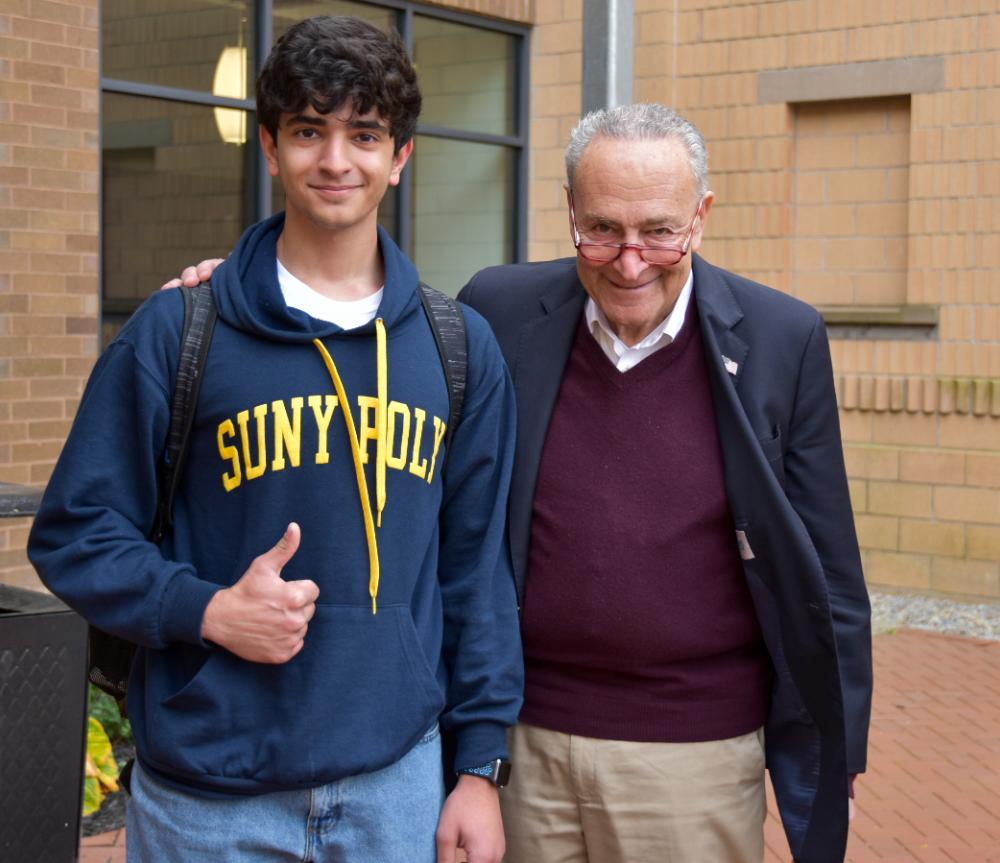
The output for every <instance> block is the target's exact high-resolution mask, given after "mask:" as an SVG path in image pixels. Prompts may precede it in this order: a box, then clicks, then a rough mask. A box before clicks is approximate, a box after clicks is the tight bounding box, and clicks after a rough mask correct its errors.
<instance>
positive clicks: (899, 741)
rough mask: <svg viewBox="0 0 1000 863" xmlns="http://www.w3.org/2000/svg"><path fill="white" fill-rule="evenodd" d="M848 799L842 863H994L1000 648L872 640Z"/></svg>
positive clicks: (104, 844)
mask: <svg viewBox="0 0 1000 863" xmlns="http://www.w3.org/2000/svg"><path fill="white" fill-rule="evenodd" d="M856 791H857V805H858V815H857V818H856V819H855V821H854V824H853V827H852V829H851V839H850V842H849V844H848V848H847V861H848V863H1000V642H997V641H977V640H975V639H970V638H954V637H950V636H944V635H935V634H932V633H927V632H919V631H916V630H905V631H901V632H898V633H884V634H882V635H878V636H876V638H875V700H874V705H873V713H872V729H871V738H870V745H869V753H868V772H867V773H865V774H864V775H863V776H860V777H858V781H857V787H856ZM768 809H769V814H768V818H767V824H766V825H765V840H766V842H767V852H766V855H765V863H787V861H789V860H790V856H791V855H790V854H789V853H788V845H787V843H786V842H785V838H784V834H783V833H782V830H781V825H780V823H779V822H778V818H777V814H776V810H775V806H774V800H773V797H772V798H770V799H769V801H768ZM83 843H84V844H83V848H82V849H81V855H80V863H124V861H125V831H124V830H119V831H117V832H115V833H107V834H105V835H104V836H94V837H92V838H90V839H84V840H83ZM539 863H543V861H539ZM637 863H639V861H637Z"/></svg>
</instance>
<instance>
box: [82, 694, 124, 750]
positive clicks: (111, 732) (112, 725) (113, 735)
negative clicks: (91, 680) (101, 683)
mask: <svg viewBox="0 0 1000 863" xmlns="http://www.w3.org/2000/svg"><path fill="white" fill-rule="evenodd" d="M90 715H91V716H92V717H94V719H96V720H97V721H98V722H100V723H101V725H102V726H104V730H105V731H106V732H107V735H108V738H109V739H110V740H111V742H112V743H130V742H131V741H132V726H131V724H130V723H129V721H128V720H127V719H126V718H125V717H124V716H122V714H121V711H120V710H119V709H118V702H117V701H115V700H114V699H113V698H112V697H111V696H110V695H108V694H107V693H106V692H102V691H101V690H100V689H98V688H97V687H96V686H94V685H93V684H91V685H90Z"/></svg>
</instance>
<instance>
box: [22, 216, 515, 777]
mask: <svg viewBox="0 0 1000 863" xmlns="http://www.w3.org/2000/svg"><path fill="white" fill-rule="evenodd" d="M282 225H283V217H282V216H276V217H274V218H272V219H269V220H267V221H265V222H262V223H260V224H258V225H255V226H253V227H252V228H250V229H249V230H248V231H247V232H246V233H245V234H244V236H243V237H242V239H241V240H240V243H239V245H238V246H237V248H236V249H235V251H234V252H233V254H232V255H231V256H230V258H229V260H227V261H226V262H225V263H224V264H222V265H221V266H220V267H219V268H218V270H217V271H216V273H215V275H214V277H213V279H212V290H213V292H214V294H215V298H216V303H217V305H218V309H219V321H218V323H217V325H216V329H215V334H214V337H213V341H212V348H211V352H210V354H209V358H208V363H207V366H206V369H205V374H204V378H203V384H202V389H201V393H200V396H199V402H198V410H197V415H196V419H195V425H194V430H193V433H192V436H191V442H190V448H189V452H188V460H187V464H186V467H185V471H184V476H183V478H182V481H181V484H180V487H179V490H178V493H177V496H176V499H175V502H174V529H173V532H172V533H171V534H170V535H169V536H168V537H167V539H166V540H165V541H164V542H163V543H162V545H161V546H160V547H157V546H155V545H153V544H151V543H150V542H148V541H147V539H146V536H147V534H148V532H149V530H150V527H151V524H152V521H153V517H154V513H155V510H156V471H157V463H158V461H159V460H160V457H161V454H162V452H163V448H164V441H165V438H166V432H167V427H168V424H169V417H170V398H171V393H172V391H173V386H174V378H175V373H176V368H177V359H178V353H179V341H180V331H181V325H182V321H183V303H182V297H181V295H180V292H179V291H165V292H162V293H158V294H156V295H155V296H153V297H151V298H150V299H149V300H148V301H147V302H146V303H145V304H144V305H143V306H142V308H141V309H139V311H138V312H136V314H135V315H134V316H133V317H132V318H131V319H130V321H129V322H128V323H127V324H126V326H125V327H124V328H123V329H122V331H121V334H120V335H119V337H118V339H117V340H116V341H115V342H114V343H113V344H112V345H111V346H110V347H109V348H108V350H107V351H105V353H104V354H103V355H102V356H101V358H100V360H99V361H98V363H97V365H96V367H95V369H94V372H93V374H92V375H91V378H90V382H89V383H88V386H87V389H86V392H85V393H84V397H83V400H82V402H81V405H80V409H79V412H78V414H77V418H76V421H75V423H74V425H73V429H72V431H71V433H70V436H69V438H68V440H67V442H66V446H65V449H64V450H63V453H62V455H61V457H60V459H59V462H58V464H57V466H56V469H55V472H54V473H53V475H52V479H51V481H50V483H49V486H48V488H47V489H46V492H45V496H44V499H43V501H42V505H41V509H40V511H39V513H38V516H37V518H36V520H35V523H34V526H33V529H32V532H31V537H30V540H29V549H28V550H29V555H30V557H31V560H32V562H33V563H34V564H35V566H36V568H37V569H38V572H39V574H40V576H41V577H42V580H43V581H44V582H45V584H46V585H47V586H48V587H49V588H50V589H51V590H52V591H53V592H54V593H56V594H57V595H58V596H60V597H62V598H63V599H64V600H65V601H66V602H67V603H68V604H69V605H71V606H72V607H73V608H75V609H76V610H78V611H79V612H80V613H81V614H82V615H83V616H84V617H86V618H87V619H88V620H89V621H90V622H92V623H93V624H95V625H96V626H98V627H100V628H101V629H103V630H105V631H107V632H110V633H113V634H116V635H120V636H122V637H124V638H127V639H129V640H130V641H133V642H135V643H136V644H138V645H140V646H141V649H140V651H139V653H138V655H137V660H136V664H135V666H134V668H133V673H132V678H131V681H130V685H129V704H128V706H129V715H130V717H131V719H132V725H133V728H134V730H135V736H136V745H137V750H138V757H139V759H140V761H141V763H142V765H143V767H144V768H146V769H148V770H150V771H152V772H153V773H155V774H156V775H158V776H159V777H160V778H162V779H164V780H166V781H168V782H171V783H173V784H178V785H181V786H183V787H184V788H185V789H187V790H190V791H193V792H194V793H201V794H207V795H215V794H227V795H228V794H257V793H262V792H267V791H276V790H286V789H295V788H306V787H313V786H317V785H321V784H324V783H327V782H330V781H334V780H336V779H340V778H342V777H345V776H350V775H354V774H358V773H363V772H368V771H371V770H376V769H378V768H380V767H384V766H385V765H387V764H391V763H392V762H394V761H396V760H397V759H399V758H400V757H402V756H403V755H404V754H405V753H406V752H407V751H408V750H409V749H410V748H411V747H412V746H413V745H414V744H415V743H416V742H417V741H418V740H419V739H420V737H421V736H422V735H423V734H424V733H425V732H426V731H427V729H428V728H429V727H430V726H431V725H432V724H433V723H434V721H435V720H436V719H438V718H439V717H440V720H441V722H442V725H443V726H445V727H447V728H452V729H454V730H455V732H456V734H457V742H458V753H457V757H456V762H455V765H456V767H465V766H475V765H478V764H482V763H485V762H486V761H488V760H490V759H491V758H495V757H497V756H498V755H504V754H505V753H506V746H505V729H506V727H507V726H509V725H511V724H513V723H514V722H515V720H516V718H517V713H518V710H519V709H520V704H521V691H522V663H521V652H520V641H519V635H518V620H517V611H516V600H515V594H514V583H513V578H512V575H511V569H510V562H509V555H508V551H507V546H506V539H505V513H506V499H507V490H508V481H509V476H510V469H511V463H512V456H513V445H514V437H515V436H514V399H513V392H512V387H511V383H510V378H509V376H508V374H507V371H506V368H505V366H504V363H503V359H502V357H501V355H500V351H499V349H498V347H497V345H496V342H495V340H494V338H493V335H492V333H491V332H490V330H489V327H488V326H487V325H486V323H485V322H484V321H483V319H482V318H481V317H480V316H479V315H478V314H476V313H475V312H473V311H472V310H469V309H466V310H465V315H466V322H467V327H468V344H469V380H468V391H467V394H466V398H465V407H464V412H463V420H462V422H461V424H460V425H459V427H458V429H457V431H456V433H455V436H454V438H453V439H452V441H451V452H449V453H445V452H444V448H445V445H444V434H445V425H446V423H447V420H448V392H447V388H446V385H445V380H444V373H443V371H442V368H441V361H440V358H439V356H438V353H437V348H436V346H435V343H434V339H433V335H432V333H431V330H430V327H429V325H428V322H427V319H426V316H425V315H424V312H423V310H422V307H421V304H420V300H419V297H418V295H417V293H416V288H417V281H418V279H417V272H416V269H415V268H414V267H413V265H412V264H411V263H410V261H409V260H407V258H406V257H405V256H404V255H403V254H402V252H400V251H399V249H398V248H397V247H396V246H395V244H394V243H393V242H392V240H391V239H389V237H388V236H387V235H386V234H384V233H380V235H379V244H380V249H381V253H382V257H383V261H384V263H385V292H384V294H383V298H382V301H381V305H380V306H379V310H378V314H377V318H378V319H380V320H381V321H382V322H383V323H384V332H385V334H386V338H385V340H384V343H383V345H382V347H381V348H380V347H379V345H378V341H379V339H378V338H377V337H376V323H375V322H372V323H369V324H367V325H365V326H362V327H358V328H357V329H354V330H349V331H343V330H341V329H340V328H339V327H337V326H336V325H334V324H330V323H326V322H322V321H318V320H315V319H313V318H311V317H309V316H308V315H306V314H305V313H304V312H300V311H298V310H295V309H289V308H288V307H287V306H286V305H285V303H284V300H283V298H282V295H281V291H280V288H279V286H278V283H277V275H276V265H275V254H276V251H275V249H276V241H277V238H278V236H279V234H280V232H281V229H282ZM380 365H381V367H382V368H383V370H384V372H385V378H386V382H385V383H384V384H383V388H382V393H381V397H380V393H379V389H380V388H379V381H378V374H377V370H378V368H379V366H380ZM334 366H335V368H336V372H334V369H333V367H334ZM338 373H339V377H340V378H341V380H342V384H341V385H340V386H341V390H340V391H341V393H342V396H346V398H344V397H339V396H338V395H337V385H336V384H335V382H334V378H335V377H336V376H337V374H338ZM345 401H346V404H345ZM380 403H381V405H382V409H381V410H380ZM348 406H349V408H350V414H351V417H352V418H353V424H354V426H355V438H356V441H357V456H358V458H357V461H359V462H360V467H359V468H358V469H357V470H356V458H355V457H354V455H352V444H351V440H350V437H351V435H350V432H349V430H348V423H347V422H346V416H345V408H346V407H348ZM380 416H384V418H385V419H384V422H380ZM446 456H447V468H446V469H444V470H443V469H442V468H443V466H444V462H445V457H446ZM380 474H381V475H382V477H384V479H380V477H379V475H380ZM363 497H366V502H367V505H368V506H367V508H368V509H369V510H370V513H371V515H370V517H369V516H366V514H365V512H364V510H365V508H366V507H365V506H364V503H363V501H362V498H363ZM379 520H380V521H381V525H380V526H377V524H378V521H379ZM290 521H296V522H298V523H299V525H300V526H301V528H302V540H301V545H300V547H299V550H298V553H297V554H296V555H295V556H294V557H293V558H292V560H291V561H290V562H289V563H288V565H287V566H286V567H285V568H284V570H283V572H282V577H283V578H285V579H286V580H292V579H300V578H309V579H312V580H313V581H315V582H316V583H317V585H318V586H319V590H320V593H319V599H318V600H317V609H316V615H315V617H314V618H313V619H312V621H311V622H310V624H309V630H308V633H307V634H306V638H305V646H304V648H303V649H302V651H301V652H300V653H299V654H298V655H297V656H296V657H294V658H293V659H292V660H291V661H289V662H287V663H285V664H283V665H265V664H256V663H252V662H247V661H245V660H242V659H240V658H238V657H237V656H235V655H234V654H232V653H230V652H228V651H226V650H225V649H223V648H221V647H218V646H215V645H211V644H207V643H205V642H204V641H203V640H202V639H201V635H200V632H201V624H202V617H203V614H204V611H205V607H206V606H207V604H208V602H209V600H210V599H211V598H212V596H213V595H214V594H215V592H216V591H217V590H219V589H221V588H223V587H226V586H229V585H232V584H234V583H235V582H236V581H237V580H238V579H239V578H240V576H241V575H242V574H243V573H244V572H245V571H246V569H247V567H248V566H249V565H250V563H251V561H252V560H253V559H254V558H255V557H257V556H258V555H260V554H261V553H263V552H264V551H266V550H268V549H269V548H271V546H273V545H274V543H275V542H276V541H277V540H278V538H279V537H280V536H281V534H282V533H283V532H284V530H285V527H286V525H287V524H288V523H289V522H290ZM366 524H367V525H369V528H370V529H369V530H368V531H367V533H366Z"/></svg>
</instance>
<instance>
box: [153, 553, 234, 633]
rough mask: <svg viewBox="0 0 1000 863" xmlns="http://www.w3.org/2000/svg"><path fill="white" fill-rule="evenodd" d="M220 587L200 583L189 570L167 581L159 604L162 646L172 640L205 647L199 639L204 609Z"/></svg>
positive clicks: (209, 583) (182, 571) (179, 572)
mask: <svg viewBox="0 0 1000 863" xmlns="http://www.w3.org/2000/svg"><path fill="white" fill-rule="evenodd" d="M220 590H222V585H221V584H213V583H212V582H210V581H202V579H200V578H198V577H197V576H196V575H195V574H194V573H193V572H192V571H191V570H190V569H182V570H180V571H178V572H177V574H176V575H175V576H174V577H173V578H172V579H171V580H170V583H169V584H168V585H167V588H166V590H165V591H164V592H163V600H162V602H161V605H160V633H159V634H160V640H161V641H162V642H163V644H164V645H167V644H170V643H172V642H175V641H183V642H186V643H188V644H197V645H198V646H199V647H207V646H208V644H207V642H205V641H204V640H203V639H202V637H201V624H202V620H203V619H204V617H205V609H206V608H207V607H208V603H209V602H210V601H211V599H212V597H213V596H215V594H216V593H218V592H219V591H220Z"/></svg>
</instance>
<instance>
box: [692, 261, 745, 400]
mask: <svg viewBox="0 0 1000 863" xmlns="http://www.w3.org/2000/svg"><path fill="white" fill-rule="evenodd" d="M693 264H694V296H695V302H696V304H697V308H698V316H699V318H700V319H701V327H702V337H703V339H704V342H705V351H706V353H707V355H708V356H707V359H708V366H709V371H710V373H711V375H712V378H713V383H721V382H723V381H727V380H728V381H729V382H730V383H732V384H733V386H734V387H736V388H738V387H739V383H740V378H741V377H742V375H743V367H744V365H745V364H746V359H747V355H748V354H749V353H750V348H749V347H748V346H747V343H746V342H744V341H743V339H741V338H740V337H739V336H737V335H736V334H735V333H734V332H733V327H735V326H736V325H737V324H738V323H739V322H740V321H741V320H743V310H742V309H741V308H740V306H739V303H737V302H736V297H734V296H733V292H732V291H731V290H730V289H729V287H728V286H727V285H726V283H725V282H724V281H723V280H722V279H721V278H720V277H719V276H718V274H717V273H716V272H715V268H714V267H712V266H710V265H709V264H706V263H705V262H704V261H703V260H702V259H701V258H699V257H698V256H695V257H694V259H693ZM716 408H718V405H717V406H716Z"/></svg>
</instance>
